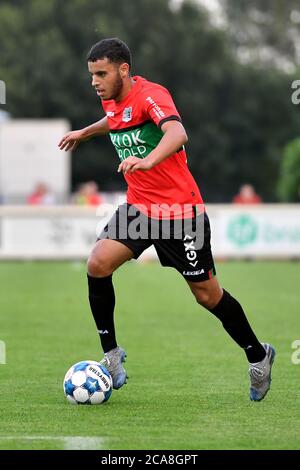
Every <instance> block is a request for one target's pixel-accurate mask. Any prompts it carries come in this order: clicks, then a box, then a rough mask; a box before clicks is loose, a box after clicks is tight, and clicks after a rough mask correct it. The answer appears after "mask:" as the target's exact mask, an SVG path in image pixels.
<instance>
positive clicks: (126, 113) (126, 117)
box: [122, 106, 132, 122]
mask: <svg viewBox="0 0 300 470" xmlns="http://www.w3.org/2000/svg"><path fill="white" fill-rule="evenodd" d="M131 119H132V106H130V107H129V108H125V109H124V111H123V117H122V121H123V122H129V121H131Z"/></svg>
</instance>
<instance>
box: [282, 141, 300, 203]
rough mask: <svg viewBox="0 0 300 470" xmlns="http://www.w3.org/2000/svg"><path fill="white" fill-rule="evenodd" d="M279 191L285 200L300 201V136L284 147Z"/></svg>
mask: <svg viewBox="0 0 300 470" xmlns="http://www.w3.org/2000/svg"><path fill="white" fill-rule="evenodd" d="M278 192H279V198H280V200H281V201H283V202H299V201H300V138H297V139H294V140H292V141H291V142H289V143H288V144H287V145H286V146H285V148H284V151H283V157H282V161H281V173H280V179H279V185H278Z"/></svg>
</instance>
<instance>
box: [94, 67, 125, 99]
mask: <svg viewBox="0 0 300 470" xmlns="http://www.w3.org/2000/svg"><path fill="white" fill-rule="evenodd" d="M88 68H89V72H90V73H91V75H92V86H93V87H94V88H95V90H96V92H97V95H98V96H100V98H101V99H102V100H116V101H118V100H119V99H121V98H122V91H123V85H124V84H123V79H124V78H125V77H126V76H128V74H127V73H126V71H128V65H127V64H121V65H119V64H115V63H113V62H110V61H109V60H108V59H107V58H104V59H98V60H97V61H96V62H88Z"/></svg>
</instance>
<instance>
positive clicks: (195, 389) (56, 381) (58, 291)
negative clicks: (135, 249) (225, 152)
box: [0, 262, 300, 450]
mask: <svg viewBox="0 0 300 470" xmlns="http://www.w3.org/2000/svg"><path fill="white" fill-rule="evenodd" d="M217 268H218V276H219V279H220V281H221V283H222V285H224V287H226V288H227V290H229V291H230V292H231V293H232V294H233V295H235V296H236V297H237V298H238V299H239V300H240V302H241V303H242V304H243V306H244V308H245V309H246V311H247V313H248V318H249V320H250V321H251V323H252V326H253V327H254V329H255V331H256V334H257V335H258V336H259V338H260V339H261V340H262V341H268V342H271V343H272V344H274V346H275V347H276V350H277V357H276V361H275V365H274V368H273V382H272V389H271V391H270V392H269V394H268V396H267V397H266V399H265V400H264V401H262V402H260V403H252V402H250V400H249V398H248V388H249V383H248V374H247V369H248V364H247V362H246V360H245V356H244V353H243V351H241V350H240V349H239V348H238V347H237V346H236V345H235V344H234V343H233V342H232V340H231V339H230V338H229V337H228V336H227V335H226V333H225V332H224V330H223V328H222V326H221V324H220V323H219V321H218V320H217V319H215V318H214V317H213V315H211V314H209V313H208V312H206V311H205V310H204V309H202V308H201V307H199V306H198V305H197V304H196V303H195V302H194V300H193V298H192V296H191V294H190V292H189V290H188V289H187V287H186V285H185V282H184V280H183V279H182V278H181V277H180V276H179V275H178V274H177V273H176V272H175V271H174V270H171V269H166V268H161V267H160V266H159V265H158V264H156V263H153V264H146V265H145V264H143V265H142V264H137V263H129V264H127V265H126V266H124V267H122V268H121V269H120V270H119V271H118V272H117V273H116V274H115V276H114V277H115V286H116V293H117V307H116V323H117V331H118V340H119V343H120V345H122V346H123V347H125V349H126V351H127V354H128V360H127V363H126V366H127V371H128V374H129V376H130V380H129V383H128V384H127V385H126V386H125V387H124V388H123V389H121V390H119V391H114V392H113V394H112V396H111V398H110V400H109V401H108V402H107V403H106V404H105V405H100V406H72V405H70V404H68V403H67V401H66V399H65V397H64V395H63V390H62V381H63V377H64V374H65V372H66V370H67V369H68V368H69V367H70V366H71V365H72V364H73V363H75V362H78V361H80V360H83V359H93V360H97V359H98V358H100V356H101V354H100V349H99V343H98V337H97V334H96V329H95V326H94V322H93V320H92V317H91V315H90V313H89V307H88V302H87V297H86V293H87V287H86V279H85V265H84V264H83V263H30V262H26V263H2V264H1V266H0V286H1V287H0V289H1V296H0V309H1V329H0V339H1V340H2V341H4V342H5V344H6V364H5V365H4V364H2V365H0V379H1V393H0V406H1V412H0V449H63V448H69V449H70V448H93V449H95V448H96V449H108V450H114V449H134V450H135V449H154V450H159V449H170V450H172V449H178V450H184V449H186V450H190V449H300V439H299V429H300V381H299V372H300V364H299V365H295V364H293V363H292V361H291V355H292V353H293V349H292V347H291V344H292V342H293V341H294V340H295V339H300V315H299V304H300V294H299V278H300V265H299V263H296V262H294V263H293V262H290V263H289V262H278V263H276V262H252V263H251V262H250V263H246V262H231V263H229V262H228V263H219V264H218V265H217Z"/></svg>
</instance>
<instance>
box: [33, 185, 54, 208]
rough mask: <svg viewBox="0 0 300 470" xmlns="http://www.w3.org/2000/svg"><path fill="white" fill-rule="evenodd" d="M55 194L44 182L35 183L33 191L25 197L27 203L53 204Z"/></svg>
mask: <svg viewBox="0 0 300 470" xmlns="http://www.w3.org/2000/svg"><path fill="white" fill-rule="evenodd" d="M55 202H56V200H55V195H54V193H53V192H52V191H50V189H49V188H48V186H47V185H46V184H45V183H37V185H36V187H35V189H34V190H33V192H32V193H31V194H30V195H29V196H28V198H27V204H31V205H44V206H50V205H52V204H55Z"/></svg>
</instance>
